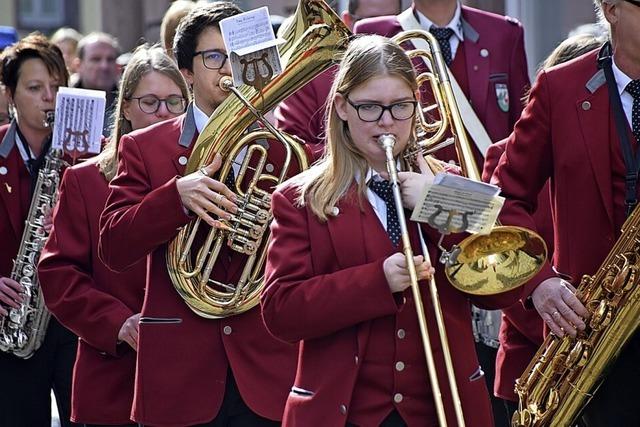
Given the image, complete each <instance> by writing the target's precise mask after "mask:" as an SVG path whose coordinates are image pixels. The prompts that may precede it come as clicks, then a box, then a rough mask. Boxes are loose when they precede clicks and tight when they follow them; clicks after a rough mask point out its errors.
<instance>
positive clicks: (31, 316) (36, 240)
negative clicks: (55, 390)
mask: <svg viewBox="0 0 640 427" xmlns="http://www.w3.org/2000/svg"><path fill="white" fill-rule="evenodd" d="M53 120H54V114H53V111H49V112H47V116H46V118H45V124H46V126H47V127H53ZM62 155H63V152H62V150H54V149H50V150H49V153H47V155H46V157H45V163H44V166H43V167H42V168H41V169H40V171H39V172H38V180H37V182H36V186H35V190H34V193H33V197H32V199H31V206H30V207H29V215H28V216H27V219H26V222H25V227H24V232H23V233H22V240H21V244H20V249H19V250H18V255H17V256H16V259H15V262H14V264H13V269H12V270H11V278H12V279H13V280H15V281H17V282H18V283H20V285H22V287H23V289H24V291H23V296H24V301H23V302H22V303H21V304H20V306H19V307H18V308H12V307H8V308H7V309H8V312H9V314H7V315H6V316H5V317H3V318H0V350H1V351H4V352H7V353H11V354H13V355H15V356H17V357H20V358H23V359H28V358H29V357H31V356H33V354H34V353H35V352H36V350H37V349H38V348H40V346H41V345H42V342H43V341H44V336H45V333H46V332H47V325H48V324H49V318H50V314H49V311H48V310H47V308H46V307H45V305H44V298H43V296H42V291H41V289H40V284H39V282H38V274H37V270H38V260H39V259H40V251H42V248H43V246H44V244H45V242H46V241H47V237H48V234H47V232H46V231H45V230H44V218H45V212H47V211H48V210H50V209H51V208H53V205H54V204H55V203H56V199H57V193H58V186H59V184H60V171H61V170H62V167H63V166H64V163H65V162H64V161H63V160H62Z"/></svg>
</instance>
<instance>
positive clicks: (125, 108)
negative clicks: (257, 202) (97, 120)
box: [122, 99, 131, 121]
mask: <svg viewBox="0 0 640 427" xmlns="http://www.w3.org/2000/svg"><path fill="white" fill-rule="evenodd" d="M122 115H123V116H124V118H125V119H127V120H129V121H131V118H130V116H131V100H126V99H123V100H122Z"/></svg>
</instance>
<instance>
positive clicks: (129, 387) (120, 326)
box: [38, 46, 189, 426]
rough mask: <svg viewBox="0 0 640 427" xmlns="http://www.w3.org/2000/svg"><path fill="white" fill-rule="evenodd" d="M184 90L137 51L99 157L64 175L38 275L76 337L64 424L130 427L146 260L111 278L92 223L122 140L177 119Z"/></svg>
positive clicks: (163, 59) (154, 50) (161, 60)
mask: <svg viewBox="0 0 640 427" xmlns="http://www.w3.org/2000/svg"><path fill="white" fill-rule="evenodd" d="M188 99H189V90H188V87H187V85H186V82H185V81H184V78H183V76H182V74H181V73H180V71H179V70H178V68H177V66H176V65H175V63H174V62H173V60H172V59H170V58H169V57H168V56H167V55H166V54H165V53H164V51H163V50H162V49H161V48H160V47H157V46H154V47H148V46H141V47H139V48H138V49H137V50H136V51H135V52H134V54H133V56H132V58H131V60H130V61H129V64H128V65H127V68H126V69H125V71H124V74H123V76H122V80H121V82H120V90H119V96H118V102H117V105H116V109H115V120H114V130H113V133H112V135H111V138H110V139H109V142H108V143H107V144H106V146H105V148H104V149H103V151H102V153H101V154H100V155H98V156H96V157H95V158H93V159H91V160H88V161H86V162H84V163H82V164H79V165H77V166H74V167H72V168H70V169H68V170H67V172H66V174H65V175H64V179H63V181H62V184H61V186H60V198H59V201H58V205H57V208H56V210H55V211H54V218H53V230H52V232H51V237H50V239H49V241H48V242H47V245H46V246H45V248H44V250H43V252H42V257H41V260H40V264H39V268H38V274H39V275H40V278H41V279H40V280H41V281H42V282H43V283H45V285H44V286H43V288H44V296H45V300H46V303H47V306H48V307H49V309H50V310H51V312H52V313H53V314H54V316H56V318H58V319H59V320H60V321H61V322H62V323H63V324H64V325H66V326H67V327H68V328H69V329H71V330H72V331H73V332H75V333H76V334H78V336H79V337H80V344H79V347H78V353H77V358H76V364H75V371H74V376H73V399H72V407H71V419H72V420H73V421H76V422H81V423H85V424H86V425H106V424H109V425H134V426H137V424H134V423H132V421H131V420H130V414H131V405H132V401H133V392H134V375H135V367H136V348H137V344H138V320H139V317H140V310H141V308H142V301H143V297H144V286H145V277H146V265H145V260H140V261H139V262H137V263H135V264H133V265H132V266H131V267H130V268H129V269H128V270H127V271H126V272H124V273H114V272H113V271H111V270H109V269H108V268H107V267H106V266H105V265H104V264H103V263H102V262H101V261H100V259H99V258H98V249H97V248H98V239H99V227H98V221H99V217H100V213H101V212H102V209H103V207H104V204H105V201H106V199H107V194H108V184H109V181H110V180H111V179H112V178H113V177H114V176H115V173H116V169H117V163H118V142H119V140H120V137H121V136H122V135H123V134H126V133H129V132H132V131H135V130H137V129H142V128H144V127H147V126H150V125H153V124H155V123H158V122H161V121H163V120H166V119H169V118H173V117H176V116H178V115H180V114H182V113H184V111H185V108H186V105H187V103H188Z"/></svg>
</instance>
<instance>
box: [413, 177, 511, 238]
mask: <svg viewBox="0 0 640 427" xmlns="http://www.w3.org/2000/svg"><path fill="white" fill-rule="evenodd" d="M440 175H443V176H440ZM499 192H500V188H499V187H496V186H494V185H490V184H485V183H482V182H477V181H472V180H470V179H467V178H464V177H461V176H458V175H452V174H438V175H437V176H436V178H435V179H434V183H433V184H431V185H428V186H426V187H425V188H424V190H423V192H422V194H421V196H420V198H419V200H418V203H417V204H416V207H415V209H414V210H413V213H412V215H411V220H413V221H418V222H426V223H428V224H429V225H431V226H432V227H434V228H436V229H438V231H440V232H441V233H443V234H448V233H452V232H453V233H460V232H463V231H466V232H470V233H480V234H487V233H489V232H490V231H491V228H492V227H493V225H494V224H495V222H496V219H497V217H498V214H499V213H500V210H501V209H502V206H503V205H504V197H500V196H498V195H497V194H498V193H499Z"/></svg>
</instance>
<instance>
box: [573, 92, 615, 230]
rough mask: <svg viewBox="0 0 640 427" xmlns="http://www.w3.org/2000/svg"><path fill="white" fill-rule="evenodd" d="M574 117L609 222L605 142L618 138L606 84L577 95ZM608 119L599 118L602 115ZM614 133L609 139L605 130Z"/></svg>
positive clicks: (608, 160)
mask: <svg viewBox="0 0 640 427" xmlns="http://www.w3.org/2000/svg"><path fill="white" fill-rule="evenodd" d="M576 110H577V114H578V119H579V120H580V130H581V132H582V140H583V141H584V144H585V146H586V148H587V153H588V155H589V160H590V161H591V169H592V171H593V174H594V176H595V179H596V182H597V183H598V190H599V191H600V196H601V198H602V203H603V204H604V208H605V209H606V211H607V216H608V217H609V221H610V222H611V225H612V226H613V225H614V220H613V195H612V189H611V188H612V187H611V186H612V183H611V151H610V147H609V144H605V143H603V142H605V141H609V140H611V141H614V142H615V141H618V137H617V132H615V129H612V128H614V127H615V126H614V125H613V117H612V116H611V113H610V108H609V92H608V90H607V88H606V85H603V86H601V87H600V88H599V89H598V90H596V91H595V92H594V93H593V94H588V95H587V96H584V97H581V98H580V99H578V100H577V102H576ZM603 117H607V118H608V120H606V121H603V120H602V118H603ZM610 132H611V133H613V134H614V135H615V137H614V138H611V139H609V137H610V135H609V133H610Z"/></svg>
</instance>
